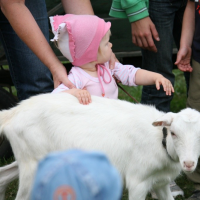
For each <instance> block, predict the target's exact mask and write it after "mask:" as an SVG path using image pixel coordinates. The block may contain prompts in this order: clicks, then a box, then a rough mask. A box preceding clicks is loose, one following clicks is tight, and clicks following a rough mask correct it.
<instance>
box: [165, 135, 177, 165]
mask: <svg viewBox="0 0 200 200" xmlns="http://www.w3.org/2000/svg"><path fill="white" fill-rule="evenodd" d="M166 151H167V153H168V154H169V156H170V158H171V159H172V160H173V161H174V162H179V157H178V155H177V153H176V150H175V148H174V142H173V140H172V138H171V135H169V134H168V135H167V137H166Z"/></svg>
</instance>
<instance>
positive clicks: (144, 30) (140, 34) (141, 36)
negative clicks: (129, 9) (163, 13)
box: [131, 17, 160, 52]
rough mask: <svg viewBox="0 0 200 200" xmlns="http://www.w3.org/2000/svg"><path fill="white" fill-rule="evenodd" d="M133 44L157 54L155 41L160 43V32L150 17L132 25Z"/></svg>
mask: <svg viewBox="0 0 200 200" xmlns="http://www.w3.org/2000/svg"><path fill="white" fill-rule="evenodd" d="M131 31H132V42H133V44H135V45H136V46H139V47H141V48H143V49H148V50H150V51H154V52H157V48H156V45H155V43H154V41H153V39H155V40H156V41H160V38H159V35H158V32H157V30H156V27H155V25H154V24H153V22H152V21H151V19H150V17H145V18H143V19H141V20H138V21H135V22H132V23H131Z"/></svg>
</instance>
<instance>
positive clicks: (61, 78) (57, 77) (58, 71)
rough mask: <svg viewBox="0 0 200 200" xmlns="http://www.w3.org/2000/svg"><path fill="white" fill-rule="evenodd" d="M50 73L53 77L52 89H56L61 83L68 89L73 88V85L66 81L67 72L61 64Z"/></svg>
mask: <svg viewBox="0 0 200 200" xmlns="http://www.w3.org/2000/svg"><path fill="white" fill-rule="evenodd" d="M51 73H52V76H53V81H54V88H57V87H58V86H59V85H60V84H61V83H63V84H64V85H65V86H67V87H68V88H70V89H71V88H75V86H74V85H73V83H72V82H71V81H70V80H69V79H68V77H67V70H66V68H65V67H64V66H63V65H62V64H61V65H60V66H57V67H55V68H52V70H51Z"/></svg>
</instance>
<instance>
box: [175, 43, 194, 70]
mask: <svg viewBox="0 0 200 200" xmlns="http://www.w3.org/2000/svg"><path fill="white" fill-rule="evenodd" d="M191 54H192V49H191V47H188V48H180V49H179V51H178V53H177V58H176V62H175V63H174V64H175V65H177V67H178V69H180V70H181V71H183V72H192V67H191V65H190V61H191Z"/></svg>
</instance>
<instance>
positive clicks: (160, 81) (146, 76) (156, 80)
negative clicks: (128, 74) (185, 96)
mask: <svg viewBox="0 0 200 200" xmlns="http://www.w3.org/2000/svg"><path fill="white" fill-rule="evenodd" d="M135 83H136V84H137V85H153V84H155V85H156V88H157V90H159V89H160V85H162V86H163V89H164V91H165V92H166V95H171V93H172V92H174V88H173V86H172V84H171V82H170V81H169V80H168V79H166V78H165V77H164V76H162V75H161V74H159V73H155V72H150V71H147V70H143V69H139V70H138V71H137V72H136V75H135Z"/></svg>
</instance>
